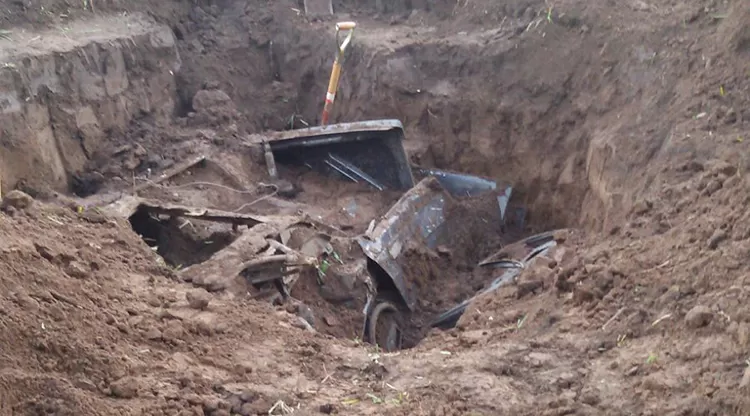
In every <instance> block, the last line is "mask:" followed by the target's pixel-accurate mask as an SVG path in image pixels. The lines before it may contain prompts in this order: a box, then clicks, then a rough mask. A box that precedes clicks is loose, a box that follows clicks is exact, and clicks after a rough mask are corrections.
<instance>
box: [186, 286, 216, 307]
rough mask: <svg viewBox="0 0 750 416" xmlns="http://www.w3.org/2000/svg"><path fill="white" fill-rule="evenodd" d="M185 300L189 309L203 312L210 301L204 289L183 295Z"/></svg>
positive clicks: (208, 294) (209, 296)
mask: <svg viewBox="0 0 750 416" xmlns="http://www.w3.org/2000/svg"><path fill="white" fill-rule="evenodd" d="M185 299H187V301H188V305H190V307H191V308H193V309H199V310H205V309H206V308H208V304H209V302H210V301H211V294H210V293H208V292H207V291H206V290H204V289H194V290H191V291H189V292H187V293H186V294H185Z"/></svg>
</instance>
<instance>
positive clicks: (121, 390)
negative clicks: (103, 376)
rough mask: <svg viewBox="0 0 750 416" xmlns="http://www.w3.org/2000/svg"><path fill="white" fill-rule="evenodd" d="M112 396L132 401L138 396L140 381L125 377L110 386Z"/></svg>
mask: <svg viewBox="0 0 750 416" xmlns="http://www.w3.org/2000/svg"><path fill="white" fill-rule="evenodd" d="M109 389H110V391H111V392H112V396H114V397H117V398H119V399H132V398H134V397H136V396H138V380H136V379H135V378H133V377H123V378H121V379H119V380H117V381H115V382H114V383H112V384H110V385H109Z"/></svg>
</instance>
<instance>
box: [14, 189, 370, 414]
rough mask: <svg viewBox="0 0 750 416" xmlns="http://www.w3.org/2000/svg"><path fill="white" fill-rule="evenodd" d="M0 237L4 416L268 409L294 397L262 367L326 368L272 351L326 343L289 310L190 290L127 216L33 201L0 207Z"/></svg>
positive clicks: (319, 347) (308, 349)
mask: <svg viewBox="0 0 750 416" xmlns="http://www.w3.org/2000/svg"><path fill="white" fill-rule="evenodd" d="M0 235H2V239H1V240H2V244H1V246H0V256H1V257H2V260H1V261H0V268H2V275H3V279H2V281H1V282H0V289H2V290H0V291H1V292H2V293H3V295H2V303H0V305H2V311H1V313H0V326H1V327H2V332H3V333H4V334H7V335H9V336H6V337H3V339H2V341H0V344H1V345H0V346H1V347H2V351H3V357H4V363H5V365H4V367H3V369H2V371H0V397H2V402H3V407H2V410H3V414H38V413H40V412H41V413H54V414H82V413H85V414H108V413H111V412H123V414H177V413H179V412H180V411H182V410H186V409H201V410H200V411H201V412H202V411H203V410H204V409H205V410H206V412H208V413H209V414H214V413H216V412H219V413H216V414H222V413H221V411H222V410H221V409H224V410H227V411H228V410H230V409H232V408H233V407H236V408H237V409H239V408H241V407H243V406H245V404H247V406H245V407H247V408H248V409H246V410H245V411H246V412H248V413H243V414H256V413H257V414H267V412H268V410H269V409H270V408H271V407H272V406H273V404H274V403H275V402H276V401H278V400H280V399H282V400H287V402H288V403H292V402H291V401H290V399H289V398H288V397H286V396H284V394H282V393H281V391H282V390H285V388H284V387H281V386H282V385H281V384H278V383H276V382H269V380H270V379H268V378H267V372H274V373H276V374H277V375H276V376H273V377H277V376H279V377H285V376H284V374H287V375H288V374H299V375H298V376H295V381H293V382H291V383H292V385H293V384H294V383H306V381H305V380H307V377H311V378H312V379H318V378H320V379H322V378H323V377H324V376H325V374H324V372H322V373H318V371H323V370H322V368H323V362H316V363H315V364H314V365H306V369H301V368H294V369H292V367H287V365H288V363H291V362H292V361H288V360H286V359H285V358H281V356H280V355H279V351H281V350H282V349H283V350H284V351H286V352H284V353H283V354H291V355H290V356H297V354H301V355H299V357H300V359H302V360H303V361H304V360H307V358H303V357H305V356H307V357H313V356H316V355H317V354H319V353H320V352H321V351H323V350H325V349H326V348H327V347H324V343H325V342H326V341H325V340H324V339H322V338H321V337H320V336H319V335H315V334H305V333H303V330H300V329H295V328H292V326H293V325H294V323H295V322H296V316H294V315H289V314H287V313H286V312H283V311H278V312H275V311H274V310H273V309H271V308H270V307H267V306H263V305H259V304H256V303H253V302H250V303H248V301H246V300H241V299H237V300H233V299H231V298H227V297H218V296H216V295H211V294H208V293H206V292H203V294H200V293H197V294H196V293H193V292H194V290H192V289H190V288H189V287H187V286H185V285H183V284H179V283H177V282H176V280H175V279H174V274H173V271H172V270H171V269H169V268H167V267H166V266H164V265H163V262H162V265H161V266H159V265H158V264H159V261H160V259H159V258H158V256H156V254H155V253H153V252H152V250H150V249H149V248H148V247H147V246H146V245H145V244H144V243H143V242H141V241H140V239H139V237H138V236H137V235H135V234H134V233H133V232H132V231H131V230H130V225H129V224H127V222H124V221H120V220H114V219H106V218H103V217H101V216H100V215H98V214H96V213H88V214H87V213H84V214H82V215H78V214H75V213H74V212H72V211H71V210H69V209H63V208H56V207H53V206H46V205H43V204H40V203H34V204H33V205H32V206H31V207H29V208H24V209H18V210H14V211H13V215H12V216H8V215H6V214H0ZM197 296H201V298H200V299H198V298H197ZM284 332H287V333H288V335H286V336H284V335H281V336H277V335H271V334H274V333H276V334H282V333H284ZM259 334H263V335H262V336H260V337H259ZM285 337H289V339H288V340H287V341H283V343H284V344H285V346H284V347H283V348H282V347H281V346H280V345H279V346H274V343H275V342H277V341H274V340H276V339H278V340H281V339H285ZM238 346H241V347H239V348H238ZM303 350H304V352H301V351H303ZM269 354H272V355H273V356H275V358H273V359H271V355H269ZM326 360H327V359H326ZM326 360H324V361H326ZM364 365H365V364H363V366H364ZM330 368H332V369H333V368H335V364H331V366H330ZM318 369H320V370H318ZM264 374H265V375H264ZM302 374H307V376H304V375H302ZM318 374H319V375H318ZM318 381H319V380H318ZM256 382H257V384H256ZM266 382H269V383H270V384H265V383H266ZM274 386H275V387H274ZM245 396H247V398H245ZM240 397H242V399H241V400H239V398H240ZM113 400H114V401H113ZM243 403H244V404H243ZM248 403H250V404H252V406H251V405H250V404H248ZM6 412H7V413H6ZM162 412H166V413H162Z"/></svg>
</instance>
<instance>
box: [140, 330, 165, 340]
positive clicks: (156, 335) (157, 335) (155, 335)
mask: <svg viewBox="0 0 750 416" xmlns="http://www.w3.org/2000/svg"><path fill="white" fill-rule="evenodd" d="M143 336H144V337H146V339H148V340H151V341H156V340H160V339H161V338H162V334H161V331H159V330H158V329H156V328H151V329H149V330H148V331H146V332H145V333H144V334H143Z"/></svg>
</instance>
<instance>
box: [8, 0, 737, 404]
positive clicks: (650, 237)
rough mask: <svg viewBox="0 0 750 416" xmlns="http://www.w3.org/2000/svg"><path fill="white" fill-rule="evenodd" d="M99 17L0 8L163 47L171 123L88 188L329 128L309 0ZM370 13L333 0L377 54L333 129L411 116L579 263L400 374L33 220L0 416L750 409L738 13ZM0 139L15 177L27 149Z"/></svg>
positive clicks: (11, 283) (570, 7) (109, 227)
mask: <svg viewBox="0 0 750 416" xmlns="http://www.w3.org/2000/svg"><path fill="white" fill-rule="evenodd" d="M339 3H340V4H339ZM89 4H93V5H94V10H93V11H92V10H91V8H90V7H89V8H86V9H82V8H80V6H79V5H78V4H76V6H75V7H73V6H70V5H68V4H67V2H65V1H50V0H43V1H42V0H37V1H24V2H15V1H14V2H10V1H0V7H2V9H4V10H8V11H9V12H8V13H4V14H3V15H2V18H0V19H2V20H0V22H1V23H0V28H2V29H3V30H7V31H8V32H7V33H9V35H8V36H11V40H12V37H13V36H14V34H16V35H17V34H18V33H20V32H22V31H31V32H33V33H41V32H44V31H45V30H48V28H50V27H53V28H57V29H55V30H59V31H61V32H62V33H67V32H65V31H64V30H63V29H64V28H65V27H68V26H69V25H70V21H73V20H72V19H77V20H75V21H76V22H79V21H83V22H86V21H87V19H92V18H93V16H92V15H93V14H96V15H97V16H99V17H98V18H101V17H102V16H105V17H106V16H107V15H109V14H114V13H121V12H123V11H130V12H135V11H138V12H142V13H147V14H149V15H150V16H151V18H152V19H153V20H154V21H155V22H158V23H160V24H165V25H167V26H169V27H170V28H172V31H173V34H174V37H175V40H176V46H175V47H176V50H177V51H178V52H179V54H180V58H181V61H182V63H183V65H182V68H181V71H180V73H178V74H176V75H175V79H174V85H175V88H176V91H175V92H174V94H175V95H176V97H174V107H175V108H174V112H173V113H172V114H166V113H165V112H164V111H162V112H157V111H153V112H150V111H144V112H143V113H142V114H140V116H139V117H138V118H136V119H135V120H133V121H132V122H128V123H127V129H123V130H122V131H108V132H107V134H105V135H103V136H102V137H100V138H99V140H101V143H100V146H101V148H102V149H106V150H107V151H104V152H103V154H104V155H105V156H102V159H101V160H98V159H97V158H96V157H93V156H92V157H91V159H92V160H91V161H90V162H89V164H88V165H87V166H86V168H84V170H86V172H87V173H91V174H94V173H95V174H98V175H101V176H103V177H106V178H107V179H108V180H110V182H107V183H108V185H109V186H114V187H115V188H116V187H118V186H119V187H120V188H123V187H126V186H127V185H123V183H125V184H129V182H128V180H129V178H132V177H134V176H135V175H141V174H142V173H143V171H145V169H147V168H151V167H153V169H159V168H161V167H163V166H164V164H168V162H164V161H165V160H172V161H174V160H179V159H180V157H182V156H183V155H184V154H189V153H190V152H191V150H189V149H187V148H188V147H189V148H190V149H194V148H196V146H205V147H213V146H215V147H218V148H229V147H230V146H237V145H238V144H239V143H240V142H241V141H242V140H243V139H245V138H246V135H247V134H248V133H255V132H258V131H259V130H262V129H267V128H270V129H281V128H284V127H285V126H287V125H289V124H291V125H294V126H296V127H299V126H300V121H299V118H298V117H297V116H299V117H301V118H302V119H303V120H305V121H307V122H309V123H315V121H316V119H317V117H318V116H319V111H320V103H321V97H322V95H323V94H322V91H323V90H324V87H325V82H326V79H327V75H328V71H329V65H330V59H331V49H332V43H331V42H332V37H331V34H330V32H331V26H332V22H333V20H328V19H324V21H308V20H307V19H305V18H304V16H300V15H299V14H298V13H297V12H296V11H295V10H294V9H297V8H298V7H299V5H297V4H296V3H293V2H274V3H273V4H272V5H268V4H266V3H265V2H258V1H252V2H232V1H221V2H208V1H204V2H195V3H192V4H190V5H187V4H183V3H182V2H171V1H170V2H147V1H143V2H138V3H137V5H134V4H132V3H131V2H122V1H103V2H99V1H96V0H94V2H90V3H89ZM378 4H381V5H382V6H380V9H378V7H376V5H374V4H370V3H369V2H346V3H344V2H337V7H338V8H339V10H343V11H345V12H349V13H351V16H350V17H352V18H355V19H356V20H357V21H358V22H360V29H361V30H360V33H361V34H360V36H359V37H358V38H356V39H357V40H356V42H355V48H354V49H353V50H352V52H351V54H350V55H349V58H348V60H347V62H346V67H345V72H344V75H343V84H342V87H341V91H340V93H339V97H340V99H339V101H338V102H337V105H338V107H337V109H336V118H337V119H338V120H354V119H362V118H380V117H397V118H400V119H402V120H403V121H404V123H405V125H406V126H407V128H408V133H409V135H408V137H409V139H408V140H409V142H408V146H409V148H410V150H412V154H413V158H414V159H416V160H417V161H419V162H420V163H423V164H426V165H436V166H438V167H450V168H453V169H462V170H467V171H469V172H472V173H479V174H487V175H490V176H492V177H494V178H496V179H500V180H508V181H511V182H513V183H514V184H516V186H517V187H518V191H519V192H520V196H521V199H522V201H523V202H524V203H526V204H528V206H529V207H530V208H531V223H530V227H531V228H532V229H540V230H541V229H548V228H550V227H558V226H573V227H580V228H581V233H580V235H579V234H571V235H570V237H569V239H568V241H567V242H566V249H567V250H568V253H569V254H570V255H569V256H568V257H567V258H566V260H565V261H564V262H562V263H560V264H556V263H555V262H551V261H550V262H547V263H541V265H540V266H538V267H536V268H534V269H531V270H527V271H526V272H525V273H524V275H522V276H521V278H520V280H519V282H518V284H516V285H514V286H512V287H508V288H506V289H504V290H502V291H500V292H498V293H497V294H494V295H492V296H489V297H487V298H485V299H482V300H480V301H478V302H476V303H475V304H474V305H473V306H472V307H471V308H470V310H469V311H468V312H467V314H466V315H465V316H464V317H463V318H462V320H461V322H460V324H459V327H458V328H457V329H455V330H452V331H449V332H447V333H437V332H436V333H433V334H432V336H430V337H428V338H427V339H426V340H425V341H423V342H422V343H421V344H420V345H419V346H418V347H416V348H415V349H413V350H409V351H403V352H400V353H398V354H392V355H382V354H378V353H377V352H376V351H372V350H368V349H367V348H366V347H363V346H358V345H355V342H354V341H346V340H333V339H329V338H326V337H324V336H322V335H320V334H312V333H308V332H306V331H305V330H303V329H299V328H297V327H295V326H294V325H295V322H297V317H295V316H292V315H289V314H288V313H286V312H285V311H282V310H274V309H273V308H271V307H270V306H267V305H264V304H260V303H256V302H254V301H252V300H245V299H236V298H232V297H230V296H228V295H207V294H205V293H202V292H192V291H193V290H194V289H193V288H191V287H189V286H186V285H184V284H181V283H178V282H176V281H175V280H174V279H172V278H171V277H170V276H171V272H170V271H169V270H168V269H166V268H164V267H162V266H159V265H158V264H159V259H158V258H157V257H156V256H155V255H154V253H152V252H151V251H150V250H148V248H147V247H146V246H145V244H143V243H142V242H141V241H140V240H139V239H138V237H137V236H136V235H135V234H133V233H132V232H131V231H130V229H129V227H128V226H127V224H124V223H123V222H120V221H117V220H110V219H102V218H97V217H96V216H94V217H90V216H84V217H81V216H79V215H76V214H74V213H72V212H71V211H70V210H63V209H61V208H55V207H53V206H45V205H41V204H40V203H37V204H35V205H34V206H33V207H32V208H28V209H21V210H20V211H17V212H15V214H13V215H11V214H12V212H10V213H9V212H4V213H2V214H0V250H1V251H0V256H1V257H2V258H1V259H0V269H2V273H0V275H1V277H0V289H2V290H1V291H0V326H2V333H3V334H4V335H5V336H3V337H1V340H0V346H1V348H0V354H2V366H1V367H0V414H101V415H110V414H134V415H135V414H210V415H224V414H228V413H230V412H233V413H238V414H268V412H269V409H271V408H272V407H273V406H274V404H276V403H277V402H278V401H279V400H281V401H283V402H284V404H285V405H288V406H291V407H295V408H296V411H295V414H318V413H330V412H331V411H337V412H338V413H339V414H363V415H368V414H369V415H376V414H377V415H380V414H393V415H400V414H403V415H421V414H424V415H453V414H455V415H459V414H461V415H468V414H474V415H496V414H528V415H539V414H545V415H547V414H548V415H563V414H582V415H583V414H586V415H588V414H591V415H595V414H613V415H617V414H623V415H625V414H651V415H692V414H695V415H698V414H701V415H702V414H721V415H730V414H737V415H743V414H748V413H750V402H748V399H747V397H748V389H750V370H748V368H750V363H749V362H748V361H747V360H748V359H750V357H748V353H747V351H748V346H750V335H749V334H750V310H749V309H748V307H747V305H748V282H747V276H748V272H749V271H750V270H748V268H747V266H746V261H745V259H746V258H747V255H748V249H749V248H750V246H749V244H750V240H749V239H750V232H748V227H747V225H746V224H747V222H748V218H746V217H747V214H746V212H745V211H746V210H745V208H744V207H745V205H746V204H747V201H748V195H750V192H748V190H750V184H748V180H747V177H746V173H747V169H748V162H747V160H746V157H745V154H746V153H747V149H746V148H745V147H746V146H747V145H748V142H747V139H748V138H749V137H748V132H750V129H749V128H748V121H750V113H748V112H747V111H748V110H746V109H747V108H748V102H749V101H750V100H749V98H750V97H748V91H749V89H748V86H749V85H750V82H749V81H748V76H747V64H748V62H749V60H750V47H749V45H750V32H749V31H750V29H748V28H750V26H749V25H748V23H747V22H748V21H749V20H748V19H749V18H750V11H748V10H747V7H746V5H745V4H744V3H743V2H741V1H739V0H735V1H730V2H723V3H719V2H707V1H698V0H691V1H687V2H680V3H679V4H673V2H668V1H665V0H652V1H624V2H617V3H616V4H614V3H613V4H604V3H601V2H584V1H581V0H563V1H559V2H555V3H554V4H552V3H545V2H542V1H536V0H525V1H521V0H518V1H510V2H489V1H482V0H476V1H459V2H430V3H427V2H416V1H414V2H412V5H413V7H412V8H411V9H406V8H399V7H395V6H397V4H396V3H395V2H394V3H390V2H380V3H378ZM42 6H44V8H42ZM345 17H347V16H345V15H342V16H341V18H345ZM3 33H6V32H3ZM33 33H32V34H31V35H30V34H28V33H27V32H23V38H24V39H26V38H28V39H34V37H35V36H33ZM5 41H8V40H7V39H6V40H5ZM0 42H4V41H3V40H0ZM0 56H3V55H2V54H0ZM3 64H8V63H6V62H3ZM12 64H14V65H15V64H16V63H15V62H13V63H12ZM3 70H9V68H8V67H4V68H3ZM146 72H148V71H146ZM152 72H153V71H152ZM3 85H5V84H3ZM198 91H203V93H201V94H202V96H203V99H204V100H205V101H204V102H203V104H204V105H201V99H200V96H199V99H198V100H197V102H196V100H195V98H194V96H195V94H196V93H197V92H198ZM218 91H221V94H220V93H219V92H218ZM39 100H40V102H45V103H47V102H48V101H44V100H46V98H44V97H41V98H39ZM2 103H3V102H2V101H0V110H2V111H3V113H2V114H5V112H4V111H5V109H6V107H4V106H3V105H2ZM196 103H197V104H198V105H197V107H196ZM225 106H228V107H229V110H227V111H228V112H224V111H223V109H224V108H225ZM215 109H216V111H214V110H215ZM218 110H222V111H218ZM230 110H231V111H230ZM35 120H36V119H35ZM42 124H43V123H42ZM71 128H73V127H71ZM73 130H75V128H73ZM79 130H81V129H79ZM82 131H83V130H82ZM76 133H79V132H76V131H74V132H73V133H72V134H76ZM123 144H131V145H132V148H128V149H126V150H124V151H123V152H124V153H118V154H117V157H120V158H122V159H117V160H118V164H117V165H116V166H117V167H116V168H114V169H111V170H110V171H105V166H107V163H106V162H107V161H109V160H110V156H111V155H112V152H110V151H109V150H114V149H117V148H119V147H120V146H122V145H123ZM135 144H139V145H141V146H142V149H143V150H141V149H139V148H138V147H137V146H135ZM2 146H3V158H2V159H0V162H2V163H3V166H7V164H8V163H9V160H13V158H14V157H15V155H18V154H20V153H19V151H18V150H17V149H16V148H14V147H13V146H12V145H10V144H8V143H5V142H3V143H2ZM192 151H193V152H194V151H195V150H192ZM14 152H15V153H14ZM153 155H158V158H157V159H158V160H151V161H150V162H149V157H151V156H153ZM159 161H161V162H159ZM157 162H159V163H157ZM160 163H162V164H160ZM28 170H29V171H30V172H36V170H37V168H35V167H34V165H33V164H30V165H29V167H28ZM65 173H66V174H72V173H73V172H72V171H66V172H65ZM42 177H43V175H42ZM113 178H114V180H113ZM117 178H119V180H120V182H119V185H118V182H117ZM52 179H53V178H49V179H48V181H49V184H50V185H51V184H52V183H53V181H52ZM3 181H4V182H3V191H4V192H5V191H6V189H8V188H9V187H13V186H15V185H17V184H16V183H8V182H6V181H7V180H6V179H3ZM14 182H15V181H14ZM42 182H43V181H42ZM11 211H12V210H11ZM187 293H194V294H191V295H190V298H191V299H193V300H192V301H189V300H188V295H187ZM195 297H200V298H205V299H207V300H209V304H208V306H207V308H205V310H200V307H199V306H200V305H201V302H200V301H199V300H196V299H195ZM196 302H197V303H196ZM191 304H192V305H191ZM196 307H198V309H196ZM274 412H275V413H274V414H282V409H281V406H277V407H276V409H275V411H274Z"/></svg>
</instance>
